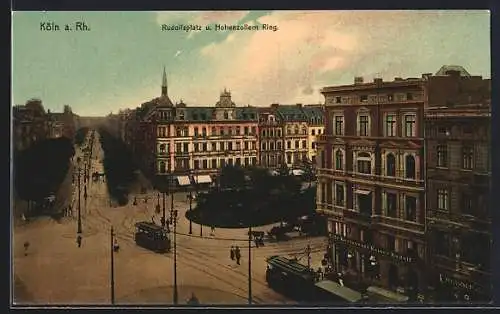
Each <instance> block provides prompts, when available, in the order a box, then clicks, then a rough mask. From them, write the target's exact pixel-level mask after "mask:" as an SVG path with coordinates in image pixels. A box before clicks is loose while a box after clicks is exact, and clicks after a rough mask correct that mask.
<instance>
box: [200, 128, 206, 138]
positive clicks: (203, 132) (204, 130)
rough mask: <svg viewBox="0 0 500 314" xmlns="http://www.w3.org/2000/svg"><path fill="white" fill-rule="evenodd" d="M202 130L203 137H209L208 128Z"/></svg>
mask: <svg viewBox="0 0 500 314" xmlns="http://www.w3.org/2000/svg"><path fill="white" fill-rule="evenodd" d="M201 130H202V131H201V133H202V135H203V136H207V128H203V129H201Z"/></svg>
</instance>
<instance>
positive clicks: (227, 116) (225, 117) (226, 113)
mask: <svg viewBox="0 0 500 314" xmlns="http://www.w3.org/2000/svg"><path fill="white" fill-rule="evenodd" d="M224 119H225V120H227V119H229V113H228V112H227V111H224Z"/></svg>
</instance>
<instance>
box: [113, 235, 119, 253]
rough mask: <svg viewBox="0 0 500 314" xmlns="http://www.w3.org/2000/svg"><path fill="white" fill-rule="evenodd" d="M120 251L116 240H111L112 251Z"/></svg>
mask: <svg viewBox="0 0 500 314" xmlns="http://www.w3.org/2000/svg"><path fill="white" fill-rule="evenodd" d="M119 250H120V246H119V245H118V240H117V239H116V238H114V239H113V251H115V252H118V251H119Z"/></svg>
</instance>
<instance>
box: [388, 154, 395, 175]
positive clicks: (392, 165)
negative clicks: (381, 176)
mask: <svg viewBox="0 0 500 314" xmlns="http://www.w3.org/2000/svg"><path fill="white" fill-rule="evenodd" d="M386 171H387V176H389V177H395V176H396V157H394V154H392V153H389V154H387V160H386Z"/></svg>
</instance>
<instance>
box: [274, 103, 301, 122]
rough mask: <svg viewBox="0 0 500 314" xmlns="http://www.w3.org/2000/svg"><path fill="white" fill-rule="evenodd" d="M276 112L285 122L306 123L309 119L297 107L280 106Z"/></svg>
mask: <svg viewBox="0 0 500 314" xmlns="http://www.w3.org/2000/svg"><path fill="white" fill-rule="evenodd" d="M276 112H277V113H278V114H279V115H280V116H281V118H282V119H283V120H284V121H306V120H307V117H306V115H305V114H304V112H303V111H302V109H301V107H299V106H297V105H279V106H278V107H277V108H276Z"/></svg>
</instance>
